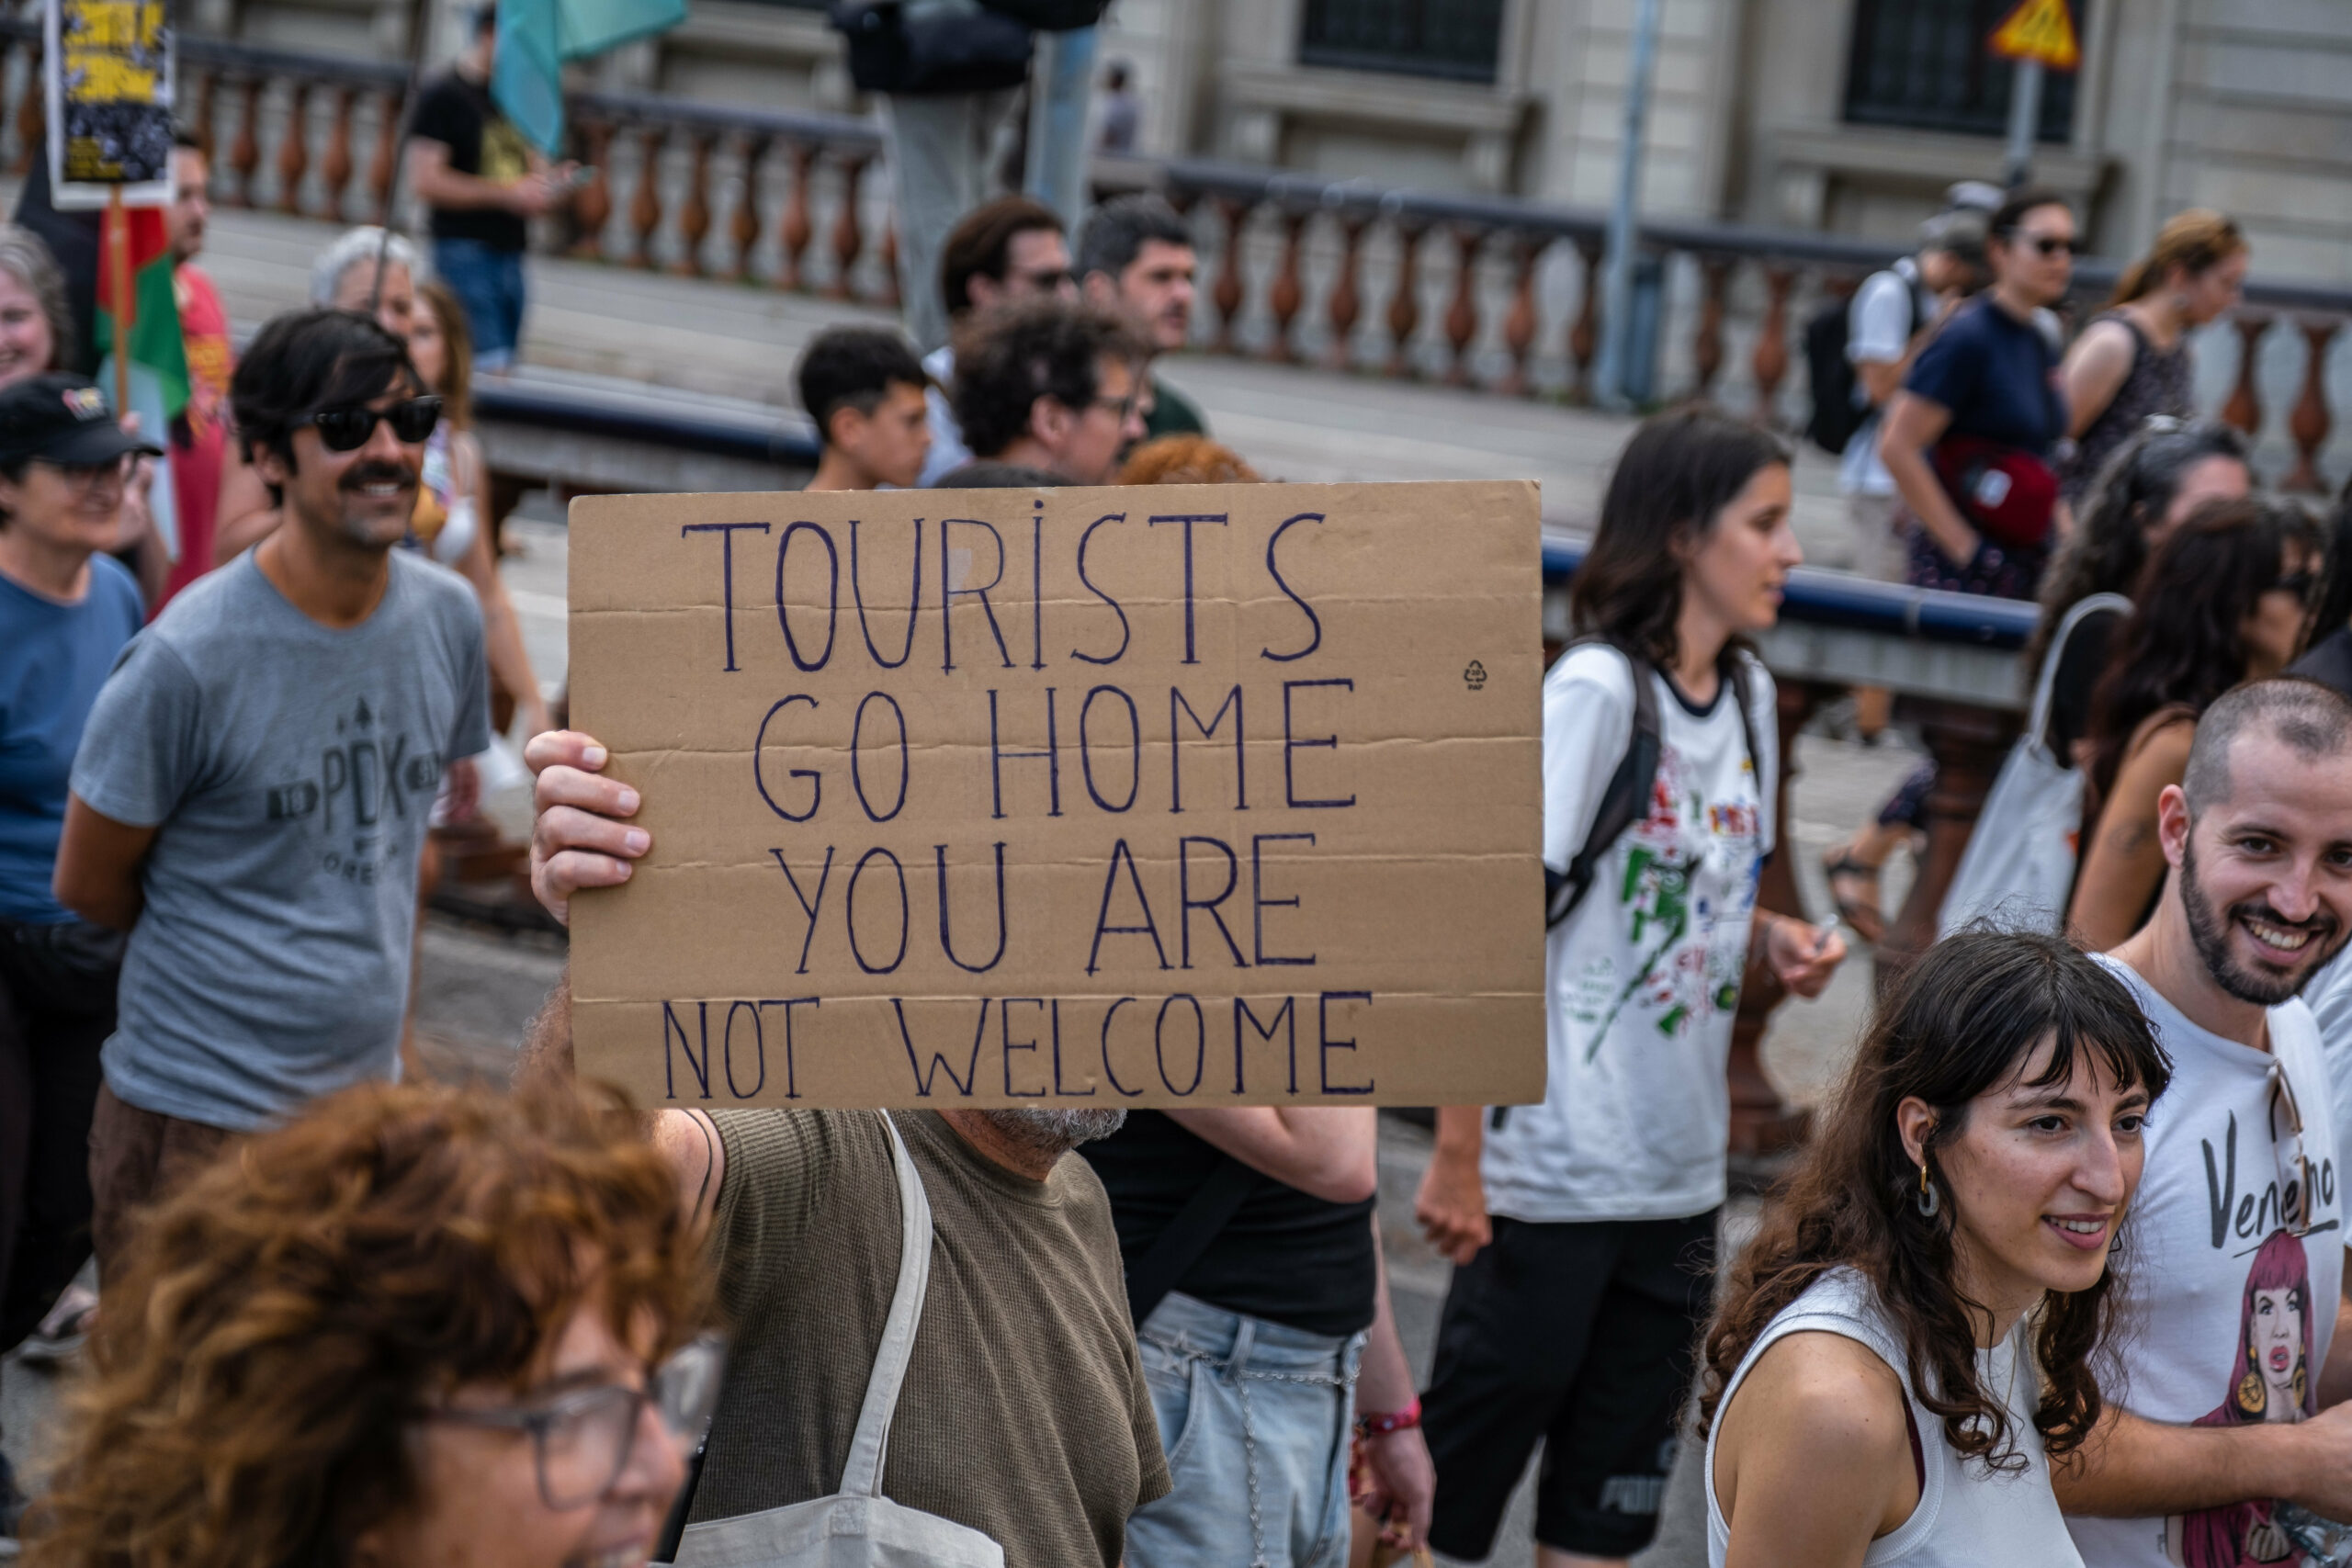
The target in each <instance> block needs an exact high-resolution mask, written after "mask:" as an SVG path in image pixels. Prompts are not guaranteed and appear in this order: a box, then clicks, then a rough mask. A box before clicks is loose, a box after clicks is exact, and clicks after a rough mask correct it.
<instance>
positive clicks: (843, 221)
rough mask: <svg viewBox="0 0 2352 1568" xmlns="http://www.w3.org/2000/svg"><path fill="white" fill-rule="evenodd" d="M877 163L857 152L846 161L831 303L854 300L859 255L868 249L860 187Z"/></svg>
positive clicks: (836, 218)
mask: <svg viewBox="0 0 2352 1568" xmlns="http://www.w3.org/2000/svg"><path fill="white" fill-rule="evenodd" d="M873 161H874V154H873V153H871V152H849V153H845V154H843V155H842V205H841V209H840V210H839V211H837V212H835V213H834V214H833V281H832V286H831V288H827V289H826V290H825V297H826V298H827V299H849V298H851V297H852V288H851V282H852V279H851V276H850V275H851V273H852V271H853V269H854V268H855V267H856V265H857V257H858V253H859V252H860V251H863V250H864V249H865V222H864V215H863V214H862V213H860V212H859V211H858V209H857V186H858V182H859V181H860V180H862V179H863V178H865V166H866V165H867V164H870V163H872V162H873Z"/></svg>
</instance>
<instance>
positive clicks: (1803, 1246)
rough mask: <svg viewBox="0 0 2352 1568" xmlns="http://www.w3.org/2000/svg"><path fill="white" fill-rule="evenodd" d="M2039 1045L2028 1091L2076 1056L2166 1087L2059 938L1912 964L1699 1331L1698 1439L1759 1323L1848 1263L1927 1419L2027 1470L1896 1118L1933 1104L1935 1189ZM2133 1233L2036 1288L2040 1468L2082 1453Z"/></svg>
mask: <svg viewBox="0 0 2352 1568" xmlns="http://www.w3.org/2000/svg"><path fill="white" fill-rule="evenodd" d="M2044 1040H2048V1041H2050V1042H2051V1043H2052V1048H2051V1055H2050V1062H2049V1065H2048V1066H2047V1067H2046V1068H2044V1070H2043V1071H2042V1073H2041V1075H2040V1076H2039V1077H2034V1078H2032V1079H2030V1080H2029V1082H2030V1084H2032V1085H2034V1086H2036V1087H2039V1086H2041V1085H2045V1084H2054V1083H2064V1082H2065V1081H2066V1079H2067V1077H2069V1076H2070V1075H2071V1074H2072V1073H2073V1071H2074V1068H2075V1062H2076V1061H2077V1060H2079V1059H2080V1058H2082V1057H2084V1056H2086V1055H2087V1056H2088V1057H2090V1058H2091V1059H2093V1060H2095V1061H2096V1062H2098V1065H2099V1066H2101V1067H2103V1068H2104V1069H2105V1070H2106V1072H2107V1074H2108V1076H2109V1077H2110V1078H2112V1079H2113V1080H2114V1081H2115V1082H2117V1083H2119V1084H2122V1085H2125V1086H2127V1087H2129V1086H2136V1087H2138V1088H2142V1089H2146V1090H2147V1091H2148V1097H2149V1099H2150V1100H2152V1101H2153V1100H2155V1099H2156V1098H2157V1097H2158V1096H2160V1095H2162V1094H2163V1093H2164V1091H2165V1084H2166V1083H2167V1082H2169V1081H2170V1079H2171V1077H2172V1063H2171V1060H2170V1059H2169V1058H2168V1057H2167V1056H2166V1055H2165V1051H2164V1047H2163V1046H2162V1045H2161V1044H2160V1043H2158V1042H2157V1040H2156V1036H2155V1032H2154V1028H2153V1027H2152V1026H2151V1025H2150V1024H2149V1022H2148V1021H2147V1018H2146V1016H2145V1015H2144V1014H2143V1013H2142V1012H2141V1010H2140V1007H2139V1004H2138V1003H2137V1002H2136V1001H2134V1000H2133V999H2132V997H2131V991H2130V989H2129V988H2127V987H2125V985H2124V983H2123V982H2122V981H2121V980H2120V979H2118V978H2117V977H2116V976H2114V975H2112V974H2110V973H2109V971H2108V970H2106V969H2104V968H2102V967H2101V966H2100V965H2099V964H2098V963H2097V962H2096V961H2095V960H2093V959H2092V958H2091V957H2090V956H2089V955H2088V954H2086V953H2083V952H2081V951H2079V950H2078V949H2076V948H2075V947H2074V946H2073V945H2071V944H2070V943H2068V942H2066V941H2065V939H2064V938H2063V937H2055V936H2046V935H2043V934H2041V933H2039V932H2029V931H1988V930H1973V931H1960V932H1958V933H1956V934H1954V935H1952V936H1950V937H1947V938H1946V939H1945V940H1944V941H1942V942H1938V943H1937V944H1936V945H1935V946H1934V947H1931V948H1929V949H1928V952H1927V953H1926V954H1925V955H1924V956H1923V957H1921V958H1920V960H1919V962H1918V963H1917V964H1916V965H1914V966H1913V968H1912V970H1911V973H1910V974H1909V975H1908V976H1906V977H1905V980H1904V982H1903V984H1902V987H1901V988H1900V989H1899V990H1898V991H1897V992H1896V993H1895V994H1894V996H1893V997H1891V998H1888V999H1887V1001H1886V1002H1885V1004H1884V1005H1883V1007H1882V1008H1881V1009H1880V1010H1879V1013H1878V1015H1877V1017H1876V1018H1875V1019H1874V1020H1872V1021H1871V1027H1870V1031H1869V1032H1868V1033H1867V1034H1865V1035H1864V1036H1863V1039H1862V1043H1861V1048H1860V1051H1859V1052H1858V1053H1857V1054H1856V1055H1855V1058H1854V1064H1853V1066H1852V1067H1851V1068H1850V1069H1849V1071H1848V1073H1847V1077H1846V1081H1845V1084H1844V1087H1843V1088H1842V1089H1840V1091H1839V1093H1838V1100H1837V1104H1836V1108H1835V1109H1834V1110H1833V1111H1831V1112H1830V1113H1829V1116H1828V1118H1827V1120H1826V1122H1825V1123H1824V1124H1823V1126H1822V1127H1821V1129H1820V1130H1819V1132H1818V1133H1816V1134H1815V1138H1814V1141H1813V1143H1812V1145H1810V1146H1809V1147H1808V1148H1807V1149H1806V1151H1805V1154H1804V1159H1803V1160H1802V1161H1801V1162H1800V1163H1799V1164H1798V1166H1797V1168H1795V1169H1794V1170H1793V1171H1792V1172H1790V1174H1789V1176H1788V1177H1787V1179H1785V1182H1784V1184H1783V1185H1782V1186H1781V1188H1780V1189H1779V1190H1777V1191H1775V1192H1774V1193H1773V1195H1772V1197H1771V1199H1770V1201H1768V1202H1767V1204H1766V1205H1765V1209H1764V1214H1763V1218H1762V1221H1761V1223H1760V1224H1759V1225H1758V1230H1757V1233H1756V1238H1755V1240H1753V1241H1751V1242H1749V1243H1748V1245H1747V1249H1746V1250H1745V1251H1743V1252H1742V1253H1741V1254H1740V1255H1739V1258H1738V1261H1737V1262H1736V1263H1735V1264H1733V1266H1732V1269H1731V1277H1730V1280H1729V1281H1728V1288H1727V1289H1726V1290H1725V1292H1724V1302H1723V1305H1722V1306H1721V1307H1719V1308H1718V1309H1717V1310H1716V1313H1715V1320H1714V1323H1713V1325H1712V1326H1711V1327H1710V1328H1709V1329H1708V1330H1707V1337H1706V1345H1705V1352H1706V1368H1705V1374H1704V1382H1703V1383H1702V1387H1701V1393H1700V1400H1699V1416H1700V1428H1701V1430H1702V1431H1703V1430H1705V1429H1706V1428H1707V1427H1709V1426H1711V1425H1713V1422H1714V1419H1715V1417H1716V1416H1717V1415H1718V1414H1719V1413H1720V1408H1721V1406H1722V1404H1723V1397H1724V1389H1725V1388H1726V1387H1728V1386H1729V1384H1730V1382H1731V1380H1732V1377H1733V1375H1734V1374H1735V1373H1736V1371H1738V1369H1739V1364H1740V1362H1741V1361H1742V1360H1743V1359H1746V1358H1747V1351H1748V1348H1749V1347H1750V1346H1752V1345H1754V1344H1755V1343H1756V1341H1757V1340H1758V1338H1759V1337H1761V1336H1762V1335H1763V1333H1764V1330H1765V1329H1766V1328H1768V1327H1769V1326H1770V1325H1771V1322H1772V1319H1773V1318H1774V1317H1776V1316H1778V1315H1779V1314H1780V1313H1781V1310H1782V1309H1783V1308H1785V1307H1786V1306H1788V1305H1789V1303H1792V1302H1793V1301H1795V1300H1796V1299H1797V1298H1798V1297H1799V1296H1801V1295H1803V1294H1804V1292H1805V1291H1806V1289H1807V1288H1808V1287H1810V1286H1811V1285H1812V1284H1813V1282H1814V1281H1815V1280H1818V1279H1820V1278H1821V1277H1822V1276H1823V1275H1824V1274H1826V1273H1828V1272H1829V1271H1830V1270H1831V1269H1838V1268H1840V1267H1847V1268H1851V1269H1855V1270H1856V1271H1857V1272H1859V1273H1860V1274H1861V1276H1862V1277H1863V1278H1864V1279H1865V1280H1869V1281H1870V1283H1871V1287H1872V1288H1873V1289H1874V1290H1875V1291H1876V1292H1878V1297H1879V1300H1880V1302H1881V1303H1882V1304H1883V1305H1884V1307H1885V1308H1886V1313H1887V1315H1888V1316H1889V1317H1890V1318H1892V1319H1893V1320H1894V1326H1895V1329H1896V1332H1897V1333H1898V1334H1899V1335H1900V1336H1901V1337H1902V1339H1903V1348H1904V1359H1905V1365H1904V1366H1903V1367H1902V1368H1900V1369H1898V1370H1899V1371H1902V1372H1903V1373H1904V1375H1905V1377H1906V1379H1907V1380H1908V1381H1909V1382H1910V1384H1911V1387H1912V1388H1913V1389H1914V1390H1915V1391H1917V1395H1918V1399H1919V1403H1920V1404H1923V1405H1925V1406H1926V1407H1927V1408H1928V1410H1929V1411H1930V1412H1932V1413H1933V1414H1934V1415H1935V1416H1938V1417H1939V1418H1940V1420H1941V1422H1942V1425H1943V1433H1944V1438H1945V1440H1946V1441H1948V1442H1949V1443H1951V1447H1952V1450H1953V1451H1954V1452H1956V1453H1958V1454H1960V1455H1961V1456H1962V1457H1963V1458H1966V1459H1972V1460H1974V1461H1979V1462H1980V1463H1981V1464H1982V1465H1983V1466H1984V1467H1985V1469H1986V1470H1987V1471H1993V1470H2013V1469H2016V1468H2018V1467H2019V1466H2021V1465H2022V1464H2023V1463H2024V1462H2025V1461H2024V1457H2023V1456H2022V1455H2021V1454H2020V1453H2019V1452H2018V1450H2017V1448H2016V1444H2015V1437H2016V1434H2014V1433H2012V1432H2011V1431H2010V1430H2009V1421H2008V1418H2007V1415H2006V1414H2005V1412H2004V1410H2003V1406H2002V1403H2001V1400H2000V1398H1999V1397H1998V1396H1997V1395H1996V1394H1995V1393H1993V1392H1992V1391H1991V1390H1989V1389H1987V1388H1986V1387H1985V1384H1984V1382H1983V1380H1982V1379H1981V1378H1980V1377H1979V1376H1978V1375H1977V1359H1976V1328H1975V1324H1974V1322H1973V1321H1972V1317H1971V1312H1970V1308H1971V1305H1972V1303H1970V1302H1969V1300H1968V1298H1967V1296H1966V1294H1965V1293H1964V1292H1962V1290H1961V1288H1960V1285H1959V1282H1958V1280H1957V1279H1956V1277H1955V1274H1954V1258H1953V1251H1952V1235H1953V1227H1954V1223H1955V1219H1956V1206H1955V1203H1954V1202H1951V1201H1947V1202H1945V1203H1944V1204H1942V1206H1941V1211H1940V1213H1939V1214H1937V1215H1933V1216H1923V1215H1922V1214H1921V1213H1919V1211H1918V1209H1917V1205H1916V1203H1915V1201H1914V1200H1915V1198H1916V1195H1917V1192H1918V1190H1919V1182H1920V1176H1919V1174H1918V1173H1919V1169H1920V1168H1919V1167H1918V1166H1915V1165H1914V1164H1912V1162H1911V1159H1910V1156H1908V1155H1907V1154H1906V1153H1905V1150H1904V1145H1903V1138H1902V1134H1901V1133H1900V1132H1899V1131H1898V1130H1897V1128H1896V1125H1895V1108H1896V1107H1897V1106H1899V1105H1901V1104H1902V1103H1903V1101H1904V1100H1905V1099H1908V1098H1910V1097H1912V1096H1917V1098H1919V1099H1920V1100H1925V1101H1926V1102H1927V1103H1928V1105H1930V1106H1933V1107H1934V1108H1935V1111H1936V1120H1935V1126H1934V1129H1933V1131H1932V1132H1930V1133H1929V1134H1928V1137H1927V1140H1926V1144H1925V1147H1924V1151H1923V1152H1924V1155H1925V1158H1926V1168H1927V1170H1928V1172H1929V1173H1930V1179H1933V1180H1934V1181H1935V1182H1936V1183H1937V1185H1938V1186H1939V1188H1942V1189H1943V1190H1945V1191H1946V1192H1947V1193H1948V1192H1949V1190H1950V1189H1949V1184H1948V1183H1947V1182H1946V1181H1945V1179H1944V1177H1943V1173H1942V1168H1941V1166H1940V1165H1939V1162H1938V1159H1937V1151H1938V1150H1939V1148H1941V1147H1943V1146H1944V1145H1949V1144H1950V1143H1951V1141H1952V1140H1953V1139H1955V1138H1957V1137H1958V1136H1959V1135H1960V1134H1962V1131H1963V1130H1964V1129H1965V1128H1966V1127H1967V1124H1968V1108H1969V1103H1970V1101H1972V1100H1974V1099H1975V1098H1976V1097H1977V1096H1978V1095H1980V1094H1983V1093H1985V1092H1986V1091H1987V1090H1989V1089H1996V1088H1999V1087H2000V1086H2002V1085H2004V1084H2007V1083H2008V1082H2009V1081H2011V1080H2012V1079H2014V1078H2015V1077H2017V1076H2018V1074H2020V1073H2022V1072H2023V1071H2024V1070H2025V1068H2026V1067H2027V1066H2028V1065H2029V1064H2030V1061H2031V1060H2032V1057H2033V1054H2034V1052H2035V1051H2036V1050H2038V1049H2039V1048H2040V1047H2041V1043H2042V1042H2043V1041H2044ZM2130 1235H2131V1226H2130V1225H2129V1224H2128V1223H2127V1224H2125V1226H2124V1227H2123V1231H2122V1233H2121V1235H2120V1236H2119V1237H2118V1239H2117V1241H2116V1243H2115V1245H2114V1247H2112V1249H2110V1251H2109V1254H2108V1263H2107V1269H2106V1271H2105V1272H2103V1273H2102V1274H2100V1276H2099V1278H2098V1283H2097V1284H2095V1285H2093V1286H2091V1287H2090V1288H2089V1289H2088V1290H2085V1291H2077V1292H2074V1293H2072V1294H2061V1293H2059V1292H2048V1293H2047V1294H2045V1295H2044V1297H2043V1298H2042V1304H2041V1307H2040V1308H2039V1309H2038V1311H2037V1313H2036V1314H2035V1315H2034V1317H2033V1320H2032V1326H2031V1329H2030V1332H2031V1333H2032V1335H2033V1344H2034V1355H2035V1360H2036V1363H2037V1364H2038V1365H2039V1366H2040V1368H2041V1377H2042V1384H2041V1400H2040V1402H2039V1404H2038V1406H2037V1408H2036V1409H2035V1411H2034V1414H2033V1425H2034V1427H2035V1429H2036V1430H2037V1431H2039V1432H2040V1433H2041V1438H2042V1442H2043V1446H2044V1448H2045V1450H2046V1451H2047V1452H2049V1453H2051V1454H2052V1455H2057V1454H2064V1453H2069V1452H2072V1451H2073V1450H2075V1449H2077V1448H2079V1447H2081V1446H2082V1442H2083V1439H2084V1438H2086V1437H2088V1436H2089V1435H2090V1432H2091V1430H2092V1428H2093V1427H2096V1426H2098V1419H2099V1414H2100V1412H2101V1411H2102V1410H2103V1409H2104V1408H2105V1401H2104V1397H2103V1395H2102V1393H2101V1391H2100V1383H2101V1376H2102V1373H2104V1374H2105V1375H2106V1379H2107V1382H2109V1384H2110V1385H2111V1384H2112V1382H2113V1381H2114V1363H2113V1351H2114V1326H2115V1314H2116V1299H2117V1296H2118V1295H2119V1293H2120V1292H2119V1291H2118V1288H2117V1284H2116V1280H2117V1276H2118V1272H2119V1270H2120V1267H2121V1266H2122V1264H2123V1261H2124V1247H2125V1243H2126V1242H2127V1241H2128V1240H2129V1238H2130ZM1978 1310H1980V1311H1981V1310H1982V1309H1981V1308H1980V1309H1978Z"/></svg>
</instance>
